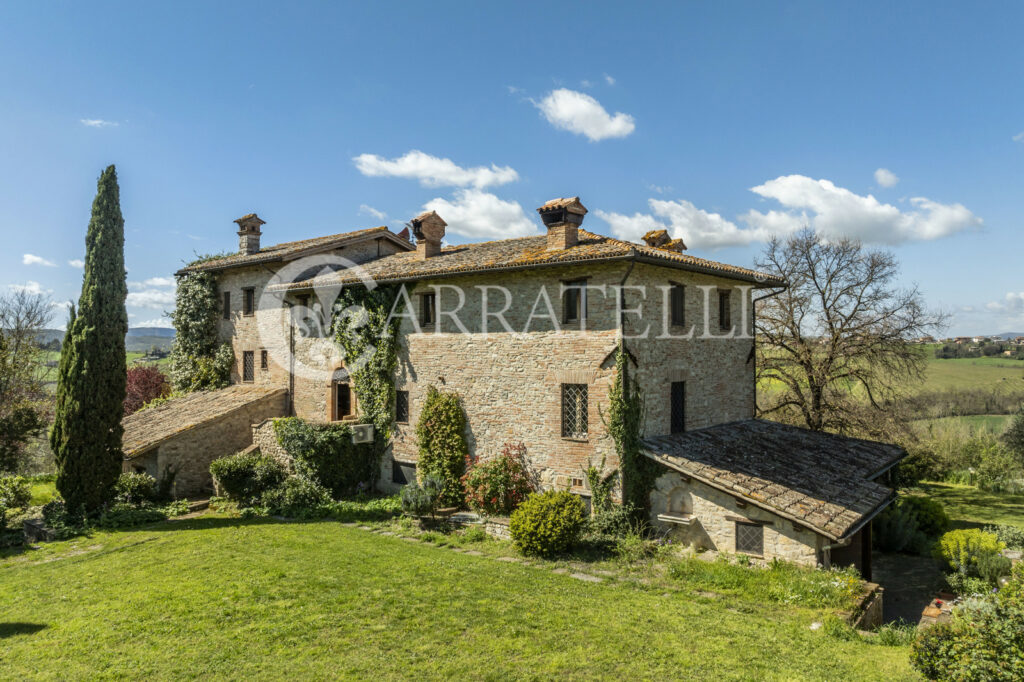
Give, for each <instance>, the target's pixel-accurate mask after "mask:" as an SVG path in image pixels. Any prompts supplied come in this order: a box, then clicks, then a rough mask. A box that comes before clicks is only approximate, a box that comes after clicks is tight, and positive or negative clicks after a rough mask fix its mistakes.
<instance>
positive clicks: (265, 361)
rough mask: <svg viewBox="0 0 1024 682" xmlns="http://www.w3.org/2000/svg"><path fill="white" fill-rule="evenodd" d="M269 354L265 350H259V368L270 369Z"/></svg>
mask: <svg viewBox="0 0 1024 682" xmlns="http://www.w3.org/2000/svg"><path fill="white" fill-rule="evenodd" d="M269 355H270V354H269V353H267V351H265V350H261V351H260V369H264V370H266V369H270V356H269Z"/></svg>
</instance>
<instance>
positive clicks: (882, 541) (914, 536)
mask: <svg viewBox="0 0 1024 682" xmlns="http://www.w3.org/2000/svg"><path fill="white" fill-rule="evenodd" d="M872 524H873V525H872V537H873V541H874V545H875V547H876V548H878V549H880V550H882V551H883V552H906V553H908V554H927V553H928V548H929V547H930V546H931V544H932V543H931V541H930V540H929V538H928V536H927V535H925V534H924V533H922V532H921V530H920V529H919V528H918V527H917V518H916V517H915V516H914V515H913V514H912V513H910V511H909V510H907V509H905V508H903V507H902V506H901V505H899V504H891V505H889V506H888V507H887V508H886V509H884V510H882V513H881V514H879V515H878V516H876V517H875V519H874V521H873V522H872Z"/></svg>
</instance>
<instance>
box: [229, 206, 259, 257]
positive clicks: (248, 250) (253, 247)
mask: <svg viewBox="0 0 1024 682" xmlns="http://www.w3.org/2000/svg"><path fill="white" fill-rule="evenodd" d="M235 222H236V223H237V224H238V252H239V253H244V254H247V255H252V254H254V253H257V252H258V251H259V250H260V235H261V234H262V232H260V225H266V223H265V222H264V221H262V220H260V217H259V216H258V215H256V214H255V213H250V214H249V215H244V216H242V217H241V218H239V219H238V220H236V221H235Z"/></svg>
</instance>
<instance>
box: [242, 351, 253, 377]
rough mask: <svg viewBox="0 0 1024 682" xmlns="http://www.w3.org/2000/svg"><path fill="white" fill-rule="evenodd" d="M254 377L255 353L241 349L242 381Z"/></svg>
mask: <svg viewBox="0 0 1024 682" xmlns="http://www.w3.org/2000/svg"><path fill="white" fill-rule="evenodd" d="M255 378H256V354H255V353H254V352H253V351H251V350H244V351H242V381H252V380H253V379H255Z"/></svg>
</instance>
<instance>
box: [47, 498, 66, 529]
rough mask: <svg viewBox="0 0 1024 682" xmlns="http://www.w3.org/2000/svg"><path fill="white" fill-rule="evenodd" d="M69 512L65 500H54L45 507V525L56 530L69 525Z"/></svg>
mask: <svg viewBox="0 0 1024 682" xmlns="http://www.w3.org/2000/svg"><path fill="white" fill-rule="evenodd" d="M67 517H68V511H67V507H66V506H65V505H64V500H62V499H60V498H59V497H57V498H54V499H52V500H50V501H49V502H47V503H46V504H44V505H43V523H45V524H46V525H47V526H49V527H51V528H54V527H56V526H58V525H64V524H65V523H67Z"/></svg>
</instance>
